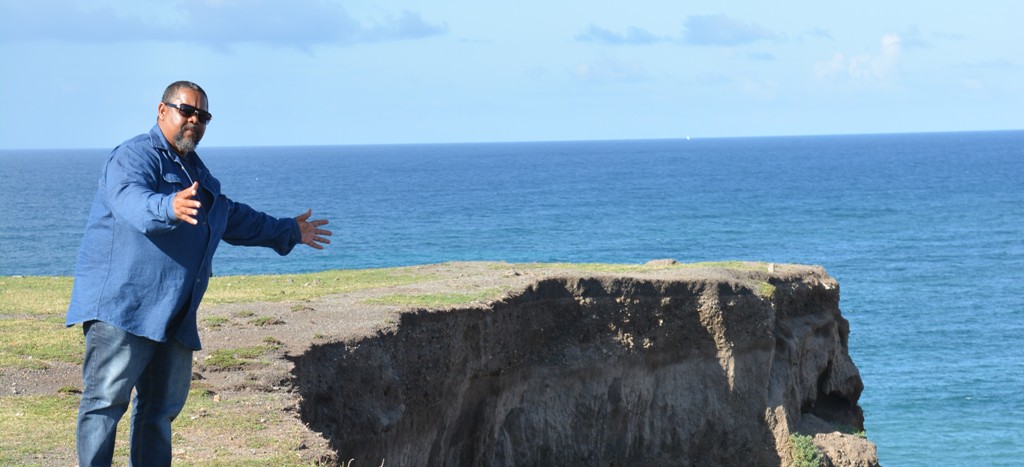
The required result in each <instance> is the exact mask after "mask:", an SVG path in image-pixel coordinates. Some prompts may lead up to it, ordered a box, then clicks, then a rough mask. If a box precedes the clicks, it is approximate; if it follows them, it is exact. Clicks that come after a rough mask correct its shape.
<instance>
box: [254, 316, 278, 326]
mask: <svg viewBox="0 0 1024 467" xmlns="http://www.w3.org/2000/svg"><path fill="white" fill-rule="evenodd" d="M249 324H251V325H253V326H273V325H275V324H284V321H283V320H281V319H279V318H277V317H276V316H260V317H259V318H253V319H251V320H249Z"/></svg>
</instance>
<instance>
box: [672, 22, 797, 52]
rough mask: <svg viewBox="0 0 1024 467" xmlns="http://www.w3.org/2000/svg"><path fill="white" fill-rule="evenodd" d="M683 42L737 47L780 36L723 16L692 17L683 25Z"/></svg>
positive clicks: (751, 24) (752, 24) (754, 25)
mask: <svg viewBox="0 0 1024 467" xmlns="http://www.w3.org/2000/svg"><path fill="white" fill-rule="evenodd" d="M684 25H685V27H686V29H685V30H684V31H683V42H685V43H686V44H690V45H703V46H726V47H730V46H737V45H743V44H749V43H752V42H757V41H761V40H777V39H780V38H781V36H780V35H779V34H777V33H775V32H772V31H771V30H768V29H766V28H764V27H761V26H759V25H757V24H754V23H748V22H745V21H742V20H738V19H736V18H731V17H729V16H726V15H724V14H719V15H693V16H690V17H688V18H686V21H685V23H684Z"/></svg>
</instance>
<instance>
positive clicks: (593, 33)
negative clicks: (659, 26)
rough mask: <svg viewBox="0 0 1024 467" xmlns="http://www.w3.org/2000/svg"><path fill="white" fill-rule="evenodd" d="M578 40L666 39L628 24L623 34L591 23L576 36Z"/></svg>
mask: <svg viewBox="0 0 1024 467" xmlns="http://www.w3.org/2000/svg"><path fill="white" fill-rule="evenodd" d="M576 40H577V41H580V42H600V43H604V44H608V45H647V44H654V43H658V42H662V41H665V40H668V38H666V37H662V36H658V35H655V34H652V33H651V32H649V31H647V30H646V29H644V28H640V27H636V26H630V27H629V28H627V29H626V33H625V34H619V33H617V32H613V31H610V30H608V29H605V28H602V27H600V26H597V25H594V24H591V25H590V27H589V28H588V29H587V30H586V31H585V32H582V33H580V34H578V35H577V36H576Z"/></svg>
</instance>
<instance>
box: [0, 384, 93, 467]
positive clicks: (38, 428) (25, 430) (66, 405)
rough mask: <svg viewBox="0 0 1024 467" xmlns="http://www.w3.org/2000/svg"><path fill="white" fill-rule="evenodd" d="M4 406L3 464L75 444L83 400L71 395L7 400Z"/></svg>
mask: <svg viewBox="0 0 1024 467" xmlns="http://www.w3.org/2000/svg"><path fill="white" fill-rule="evenodd" d="M2 400H3V403H2V404H0V440H3V441H2V442H0V465H22V464H23V463H24V462H25V461H26V460H27V459H32V458H34V457H35V456H37V455H44V454H47V453H51V452H54V451H58V450H61V449H63V448H65V447H66V446H74V445H75V428H74V420H75V417H76V416H77V414H78V401H79V398H78V397H75V396H69V395H53V396H22V397H11V396H7V397H3V399H2Z"/></svg>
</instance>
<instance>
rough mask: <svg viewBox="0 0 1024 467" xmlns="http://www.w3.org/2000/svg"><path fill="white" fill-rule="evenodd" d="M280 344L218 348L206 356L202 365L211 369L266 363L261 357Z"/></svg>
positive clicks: (219, 369)
mask: <svg viewBox="0 0 1024 467" xmlns="http://www.w3.org/2000/svg"><path fill="white" fill-rule="evenodd" d="M278 347H279V345H257V346H251V347H237V348H234V349H217V350H214V351H213V352H211V353H210V355H209V356H208V357H206V358H205V359H204V360H203V362H202V365H203V367H204V368H206V369H207V370H210V371H225V370H236V369H240V368H245V367H248V366H253V365H263V364H266V362H265V361H263V360H262V359H261V358H260V357H262V356H263V355H265V354H267V353H268V352H271V351H274V350H276V349H277V348H278Z"/></svg>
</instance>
